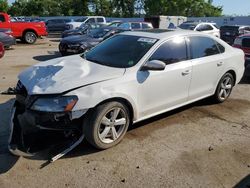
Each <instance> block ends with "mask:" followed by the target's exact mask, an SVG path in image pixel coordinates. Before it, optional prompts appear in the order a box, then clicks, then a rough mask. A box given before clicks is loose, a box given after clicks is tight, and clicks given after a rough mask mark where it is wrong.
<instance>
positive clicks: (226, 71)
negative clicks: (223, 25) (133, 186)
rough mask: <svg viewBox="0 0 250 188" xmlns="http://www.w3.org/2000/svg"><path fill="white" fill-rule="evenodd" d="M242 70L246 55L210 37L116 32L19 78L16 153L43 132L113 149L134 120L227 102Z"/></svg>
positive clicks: (14, 122)
mask: <svg viewBox="0 0 250 188" xmlns="http://www.w3.org/2000/svg"><path fill="white" fill-rule="evenodd" d="M243 72H244V53H243V52H242V51H241V50H239V49H234V48H232V47H231V46H229V45H228V44H226V43H225V42H223V41H222V40H220V39H218V38H217V37H213V36H212V35H206V34H203V33H199V32H193V31H184V30H180V31H166V30H150V31H143V32H142V31H140V32H125V33H121V34H118V35H116V36H114V37H112V38H110V39H107V40H105V41H104V42H102V43H101V44H99V45H98V46H96V47H95V48H93V49H92V50H90V51H89V52H87V53H85V54H82V55H75V56H69V57H66V58H59V59H53V60H50V61H47V62H43V63H39V64H37V65H34V66H32V67H30V68H28V69H26V70H25V71H24V72H22V73H21V74H20V75H19V80H20V81H19V82H18V85H17V87H16V89H15V93H16V103H15V107H14V110H13V116H12V118H13V119H12V124H11V126H12V135H11V139H10V150H11V151H12V152H13V153H14V150H15V149H17V148H22V150H23V151H24V150H25V149H26V151H27V150H28V148H29V151H30V147H29V143H28V141H27V142H26V141H25V140H29V139H24V140H22V142H20V143H21V144H23V143H24V142H26V143H25V144H24V145H25V146H24V145H22V146H20V143H18V141H20V138H22V139H23V138H25V137H32V135H34V134H35V133H36V134H35V135H38V134H37V133H38V132H39V131H41V130H42V131H46V130H50V131H64V133H65V136H72V135H81V134H82V135H84V136H86V139H87V141H88V142H89V143H91V144H92V145H93V146H94V147H96V148H98V149H107V148H110V147H112V146H114V145H116V144H118V143H119V142H120V141H121V140H122V138H123V137H124V135H125V133H126V131H127V129H128V126H129V125H132V124H133V123H135V122H139V121H142V120H145V119H147V118H150V117H153V116H155V115H158V114H161V113H164V112H167V111H170V110H173V109H176V108H179V107H181V106H184V105H187V104H189V103H193V102H195V101H198V100H201V99H204V98H207V97H212V98H213V99H214V101H215V102H218V103H221V102H224V101H225V100H227V99H228V97H229V96H230V94H231V92H232V89H233V87H234V86H235V85H236V84H237V83H239V82H240V80H241V78H242V76H243ZM20 130H22V131H20ZM20 134H22V135H21V136H20ZM45 139H46V138H45ZM32 143H34V142H33V141H32Z"/></svg>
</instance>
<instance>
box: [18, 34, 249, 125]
mask: <svg viewBox="0 0 250 188" xmlns="http://www.w3.org/2000/svg"><path fill="white" fill-rule="evenodd" d="M123 35H134V36H141V37H150V38H156V39H159V41H158V42H157V43H156V44H155V45H154V46H153V47H152V48H151V49H150V50H149V51H148V52H147V53H146V54H145V56H144V57H143V58H142V59H141V60H140V61H139V62H138V64H136V65H135V66H133V67H131V68H127V69H120V68H111V67H106V66H102V65H98V64H96V63H92V62H88V61H86V60H84V59H82V58H81V57H80V56H78V55H76V56H69V57H67V58H59V59H54V60H50V61H48V62H44V63H41V64H38V65H35V66H33V67H31V68H28V69H27V70H25V71H24V72H23V73H21V74H20V76H19V79H20V81H21V82H22V83H23V84H24V86H25V87H26V88H27V90H28V93H29V94H30V95H33V94H40V95H45V94H57V93H63V92H65V91H68V90H70V92H68V93H66V94H65V95H66V96H70V95H76V96H77V97H78V99H79V100H78V102H77V104H76V105H75V106H74V109H73V111H86V110H88V109H91V108H94V107H95V106H97V105H98V104H100V103H102V102H103V101H106V100H113V99H114V98H120V99H124V100H126V101H127V102H128V103H129V104H130V105H131V107H132V108H133V113H134V117H133V118H134V119H133V121H134V122H138V121H141V120H144V119H147V118H149V117H152V116H155V115H157V114H161V113H163V112H166V111H169V110H172V109H175V108H178V107H181V106H183V105H186V104H189V103H192V102H194V101H197V100H200V99H202V98H205V97H208V96H211V95H213V94H214V92H215V90H216V87H217V85H218V82H219V80H220V78H221V77H222V76H223V75H224V74H225V73H226V72H228V71H234V72H235V74H236V83H238V82H239V81H240V80H241V78H242V76H243V73H244V53H243V52H242V51H241V50H239V49H234V48H232V47H230V46H229V45H228V44H226V43H225V42H223V41H221V40H220V39H218V38H216V37H213V36H211V35H206V34H202V33H198V32H191V31H182V30H181V31H175V32H166V33H163V34H162V33H160V34H155V33H148V32H126V33H123ZM194 35H195V36H206V37H210V38H213V39H214V40H217V41H219V42H220V44H222V45H223V46H224V47H225V53H223V54H219V55H214V56H210V57H205V58H200V59H196V60H187V61H183V62H179V63H175V64H170V65H167V66H166V68H165V70H164V71H149V72H143V71H140V67H142V66H143V64H144V63H145V62H146V61H147V59H148V58H149V57H150V55H151V54H152V53H153V52H154V51H155V50H156V49H157V48H158V46H159V45H160V44H161V43H163V42H164V41H166V40H168V39H170V38H172V37H176V36H182V37H186V36H194ZM220 61H223V62H224V63H223V65H222V66H217V63H218V62H220ZM46 66H49V68H48V69H50V68H52V69H54V68H58V66H61V69H60V70H59V71H57V72H53V71H48V72H46V75H48V77H47V76H46V77H45V78H44V77H43V74H44V71H42V73H41V74H38V73H39V72H38V71H37V68H38V67H43V68H44V69H46ZM186 71H188V74H183V72H184V73H185V72H186ZM50 73H51V74H50ZM47 80H48V81H47ZM83 86H85V87H83ZM75 88H77V89H75Z"/></svg>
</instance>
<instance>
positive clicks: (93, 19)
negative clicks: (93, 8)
mask: <svg viewBox="0 0 250 188" xmlns="http://www.w3.org/2000/svg"><path fill="white" fill-rule="evenodd" d="M86 23H95V18H89V19H88V20H87V21H86Z"/></svg>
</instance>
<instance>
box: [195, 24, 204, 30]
mask: <svg viewBox="0 0 250 188" xmlns="http://www.w3.org/2000/svg"><path fill="white" fill-rule="evenodd" d="M196 31H204V25H199V26H198V27H197V28H196Z"/></svg>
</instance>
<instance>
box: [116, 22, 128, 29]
mask: <svg viewBox="0 0 250 188" xmlns="http://www.w3.org/2000/svg"><path fill="white" fill-rule="evenodd" d="M119 27H120V28H122V29H130V25H129V23H122V24H121V25H119Z"/></svg>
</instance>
